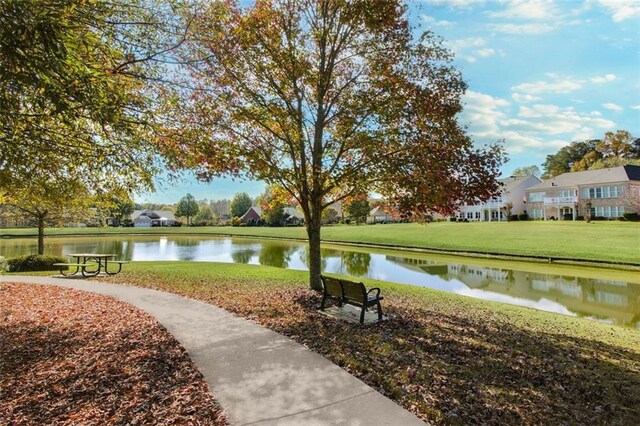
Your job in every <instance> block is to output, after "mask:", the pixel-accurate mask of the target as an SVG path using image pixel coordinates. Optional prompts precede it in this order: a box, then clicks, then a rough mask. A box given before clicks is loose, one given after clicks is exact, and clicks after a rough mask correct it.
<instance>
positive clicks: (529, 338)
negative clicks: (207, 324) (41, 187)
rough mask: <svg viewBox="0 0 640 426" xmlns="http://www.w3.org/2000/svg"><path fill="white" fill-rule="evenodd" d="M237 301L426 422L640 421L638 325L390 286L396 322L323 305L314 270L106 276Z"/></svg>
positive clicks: (385, 289) (241, 268) (179, 265)
mask: <svg viewBox="0 0 640 426" xmlns="http://www.w3.org/2000/svg"><path fill="white" fill-rule="evenodd" d="M109 280H110V281H113V280H117V281H118V282H121V283H133V284H135V285H139V286H144V287H151V288H156V289H161V290H165V291H170V292H174V293H177V294H181V295H185V296H188V297H191V298H194V299H199V300H203V301H206V302H209V303H213V304H215V305H218V306H221V307H223V308H225V309H228V310H230V311H232V312H234V313H236V314H238V315H240V316H243V317H245V318H248V319H250V320H253V321H256V322H258V323H260V324H263V325H265V326H267V327H269V328H271V329H273V330H275V331H277V332H280V333H283V334H285V335H288V336H290V337H292V338H293V339H295V340H297V341H298V342H300V343H303V344H305V345H307V346H308V347H310V348H311V349H313V350H314V351H316V352H319V353H321V354H323V355H324V356H326V357H327V358H329V359H331V360H332V361H333V362H335V363H336V364H338V365H340V366H341V367H342V368H344V369H345V370H347V371H349V372H351V373H352V374H354V375H355V376H357V377H359V378H360V379H362V380H364V381H365V382H367V383H368V384H369V385H371V386H373V387H374V388H375V389H378V390H379V391H380V392H383V393H384V394H385V395H387V396H388V397H390V398H392V399H394V400H395V401H397V402H398V403H399V404H401V405H402V406H404V407H405V408H407V409H409V410H411V411H412V412H414V413H416V414H417V415H418V416H420V417H421V418H423V419H424V420H427V421H429V422H433V423H437V424H468V423H509V424H512V423H524V424H534V423H541V422H544V423H548V424H565V423H568V424H594V423H596V424H633V423H634V422H635V421H636V420H637V419H638V418H639V417H640V408H639V407H640V333H638V332H635V331H633V330H628V329H624V328H621V327H614V326H610V325H605V324H600V323H595V322H592V321H588V320H583V319H579V318H573V317H568V316H562V315H557V314H551V313H546V312H541V311H536V310H533V309H527V308H520V307H516V306H509V305H503V304H499V303H493V302H487V301H482V300H476V299H471V298H467V297H461V296H456V295H454V294H450V293H446V292H441V291H436V290H429V289H424V288H418V287H411V286H404V285H396V284H390V283H383V282H374V281H369V282H368V284H369V285H376V286H379V287H381V288H382V293H383V295H384V296H385V300H384V302H383V307H384V308H385V311H386V313H388V314H389V316H390V319H389V321H385V322H383V323H381V324H375V325H370V326H365V327H361V326H359V325H355V324H348V323H344V322H341V321H337V320H334V319H332V318H328V317H326V316H324V315H322V314H319V313H318V312H317V309H318V306H319V302H320V297H319V295H318V294H316V293H314V292H312V291H310V290H308V289H307V284H306V282H307V275H306V273H305V272H300V271H291V270H283V269H277V268H271V267H262V266H250V265H238V264H211V263H198V267H197V268H195V267H194V266H193V263H189V262H160V263H147V262H134V263H132V264H129V265H127V268H126V270H125V272H123V273H122V274H120V275H118V276H116V277H111V278H109Z"/></svg>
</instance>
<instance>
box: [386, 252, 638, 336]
mask: <svg viewBox="0 0 640 426" xmlns="http://www.w3.org/2000/svg"><path fill="white" fill-rule="evenodd" d="M387 258H388V259H389V260H390V261H392V262H395V263H399V264H404V265H407V266H408V267H410V268H415V267H417V268H419V269H421V270H423V271H425V272H426V273H428V274H431V275H436V276H439V277H441V278H443V279H445V280H447V281H454V282H458V283H462V284H464V285H465V287H466V289H460V290H458V291H456V293H460V294H466V295H469V296H473V297H481V298H487V299H491V300H496V301H500V302H506V303H512V304H518V305H523V306H529V307H533V308H536V309H541V310H545V311H551V312H558V313H562V314H569V315H578V316H584V317H592V318H595V319H600V320H605V321H613V322H615V323H618V324H629V325H632V326H636V327H637V326H638V324H639V322H640V285H637V284H631V283H625V282H622V281H614V280H603V279H593V278H582V277H572V276H566V275H553V274H541V273H536V272H525V271H517V270H508V269H499V268H489V267H481V266H471V265H462V264H438V263H436V262H430V261H426V260H417V259H408V258H403V257H395V256H387ZM518 300H520V302H518Z"/></svg>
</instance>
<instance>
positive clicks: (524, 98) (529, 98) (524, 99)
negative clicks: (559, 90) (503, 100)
mask: <svg viewBox="0 0 640 426" xmlns="http://www.w3.org/2000/svg"><path fill="white" fill-rule="evenodd" d="M511 98H512V99H513V100H514V101H516V102H518V103H520V104H526V103H528V102H534V101H538V100H540V97H539V96H533V95H523V94H520V93H514V94H512V95H511Z"/></svg>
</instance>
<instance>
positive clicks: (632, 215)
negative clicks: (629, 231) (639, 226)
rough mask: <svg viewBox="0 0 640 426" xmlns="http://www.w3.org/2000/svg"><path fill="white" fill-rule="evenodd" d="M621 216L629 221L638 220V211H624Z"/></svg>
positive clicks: (639, 220) (639, 215) (639, 217)
mask: <svg viewBox="0 0 640 426" xmlns="http://www.w3.org/2000/svg"><path fill="white" fill-rule="evenodd" d="M622 217H624V218H625V220H628V221H629V222H640V214H638V213H624V214H623V215H622Z"/></svg>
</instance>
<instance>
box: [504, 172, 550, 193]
mask: <svg viewBox="0 0 640 426" xmlns="http://www.w3.org/2000/svg"><path fill="white" fill-rule="evenodd" d="M531 178H533V179H535V180H537V181H538V182H540V179H538V178H537V177H535V176H533V175H528V176H509V177H506V178H502V179H498V182H500V183H501V184H502V192H511V191H513V190H514V189H515V188H517V187H518V186H520V185H521V184H523V183H524V182H525V181H527V180H529V179H531Z"/></svg>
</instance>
